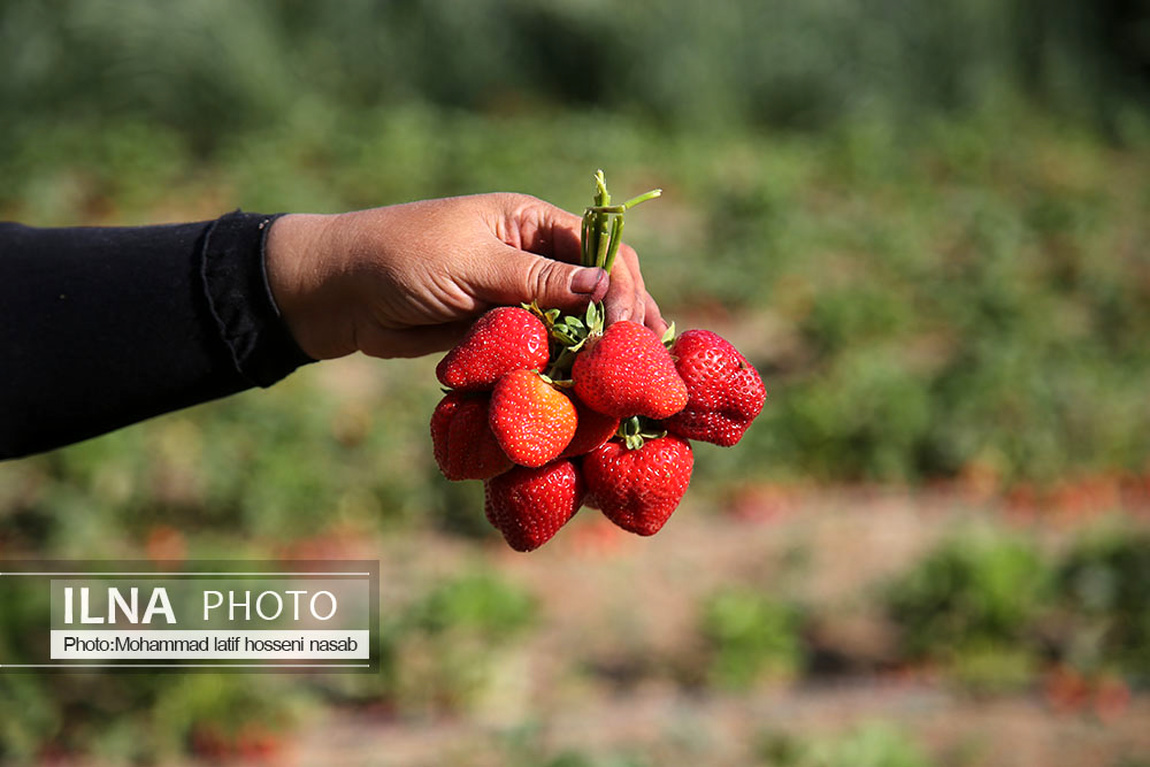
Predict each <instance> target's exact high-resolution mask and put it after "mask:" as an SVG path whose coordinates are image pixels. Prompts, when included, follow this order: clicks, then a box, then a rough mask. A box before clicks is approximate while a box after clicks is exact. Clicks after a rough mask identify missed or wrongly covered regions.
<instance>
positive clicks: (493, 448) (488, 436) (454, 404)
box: [431, 392, 512, 480]
mask: <svg viewBox="0 0 1150 767" xmlns="http://www.w3.org/2000/svg"><path fill="white" fill-rule="evenodd" d="M489 400H490V397H489V396H488V395H486V394H483V393H475V394H472V393H466V392H448V394H447V395H446V396H444V398H443V399H441V400H440V401H439V404H438V405H437V406H436V408H435V412H434V413H432V414H431V443H432V445H433V446H434V449H435V462H436V463H437V464H439V470H440V471H442V472H443V476H445V477H447V478H448V479H450V480H461V479H488V478H489V477H494V476H495V475H496V474H500V473H502V472H505V471H507V470H508V469H510V468H511V465H512V464H511V459H510V458H508V457H507V455H506V454H505V453H504V452H503V449H502V448H500V447H499V443H498V442H497V441H496V440H495V435H494V434H492V433H491V426H490V424H489V422H488V415H487V410H488V402H489Z"/></svg>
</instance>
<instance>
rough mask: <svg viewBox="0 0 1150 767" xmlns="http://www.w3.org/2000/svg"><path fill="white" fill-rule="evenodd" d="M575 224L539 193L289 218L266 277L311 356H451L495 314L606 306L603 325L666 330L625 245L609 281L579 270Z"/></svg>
mask: <svg viewBox="0 0 1150 767" xmlns="http://www.w3.org/2000/svg"><path fill="white" fill-rule="evenodd" d="M579 229H580V218H579V217H578V216H576V215H574V214H572V213H568V212H566V211H563V210H560V209H559V208H556V207H555V206H553V205H550V204H548V203H546V202H543V201H542V200H538V199H536V198H534V197H529V196H526V195H517V194H484V195H476V196H472V197H454V198H448V199H441V200H428V201H425V202H414V203H408V204H405V205H394V206H390V207H385V208H374V209H371V210H364V211H358V212H355V213H344V214H340V215H331V216H322V215H288V216H283V217H281V218H279V219H277V220H276V222H275V223H274V224H273V225H272V229H271V231H270V232H269V234H268V241H267V251H266V258H267V270H268V280H269V283H270V285H271V289H272V294H273V296H274V297H275V300H276V303H277V305H278V306H279V308H280V311H281V312H282V313H283V316H284V319H285V320H286V322H287V324H288V327H289V328H290V329H291V332H292V335H293V336H294V337H295V339H296V342H297V343H298V344H299V345H300V348H301V349H303V351H304V352H305V353H307V354H308V355H310V356H311V357H313V358H315V359H331V358H334V357H342V356H343V355H345V354H350V353H352V352H354V351H357V350H358V351H362V352H364V353H365V354H369V355H371V356H374V357H417V356H420V355H423V354H429V353H432V352H436V351H443V350H445V349H448V348H450V347H451V346H452V345H454V344H455V343H456V341H458V339H459V338H460V337H461V336H462V335H463V333H464V332H465V331H466V329H467V327H468V326H469V325H470V324H471V321H472V320H473V319H474V318H475V317H476V316H477V315H479V314H482V313H483V312H484V311H486V310H487V309H488V308H490V307H492V306H497V305H518V304H520V303H530V302H531V301H533V300H534V301H537V302H538V303H539V305H540V306H541V307H543V308H544V309H552V308H559V309H563V310H565V311H569V312H575V311H580V310H582V309H584V308H585V307H586V306H587V304H588V302H589V301H592V300H594V301H599V300H602V301H603V302H604V306H605V308H606V310H607V322H608V324H609V323H611V322H615V321H617V320H622V319H631V320H634V321H636V322H640V323H643V324H645V325H647V326H648V327H649V328H651V329H652V330H654V331H655V332H656V333H659V334H662V333H663V331H664V330H666V324H665V323H664V322H663V319H662V316H661V315H660V313H659V307H658V305H657V304H656V303H655V301H654V299H652V298H651V296H650V295H648V294H647V291H646V289H645V288H644V286H643V277H642V275H641V274H640V272H639V259H638V256H637V255H636V254H635V251H634V250H633V249H632V248H630V247H628V246H627V245H623V246H621V247H620V249H619V255H618V257H617V259H616V261H615V266H614V267H613V269H612V270H611V275H610V276H609V277H608V275H607V274H606V273H605V272H604V271H603V270H602V269H596V268H587V267H581V266H578V265H577V264H578V262H579Z"/></svg>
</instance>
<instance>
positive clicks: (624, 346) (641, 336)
mask: <svg viewBox="0 0 1150 767" xmlns="http://www.w3.org/2000/svg"><path fill="white" fill-rule="evenodd" d="M571 378H572V380H573V381H574V382H575V393H576V394H578V395H579V397H580V399H582V400H583V401H584V402H586V403H587V404H588V405H589V406H590V407H592V408H593V409H595V410H597V411H599V412H600V413H605V414H606V415H611V416H615V417H616V418H627V417H630V416H633V415H644V416H647V417H648V418H667V417H668V416H671V415H674V414H675V413H677V412H679V411H680V410H682V409H683V406H684V405H686V404H687V385H686V384H685V383H683V379H682V378H680V377H679V374H678V373H677V372H676V371H675V362H674V360H672V359H671V355H670V353H669V352H668V351H667V349H666V347H665V346H663V342H662V341H661V340H659V336H657V335H655V333H654V331H652V330H650V329H649V328H647V327H645V326H643V325H640V324H639V323H637V322H632V321H630V320H622V321H620V322H616V323H614V324H613V325H611V326H610V327H608V328H607V330H606V331H604V333H603V335H602V336H600V337H598V338H594V337H592V338H590V339H588V341H587V345H586V346H585V347H584V348H583V350H582V351H580V352H579V354H578V356H576V357H575V364H574V365H573V366H572V368H571Z"/></svg>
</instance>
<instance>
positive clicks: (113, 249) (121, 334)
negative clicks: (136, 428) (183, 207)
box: [0, 211, 311, 459]
mask: <svg viewBox="0 0 1150 767" xmlns="http://www.w3.org/2000/svg"><path fill="white" fill-rule="evenodd" d="M274 218H275V217H274V216H264V215H256V214H247V213H241V212H238V211H237V212H236V213H230V214H228V215H225V216H222V217H221V218H219V219H216V220H215V221H204V222H199V223H192V224H175V225H168V226H148V227H123V228H116V227H82V228H65V229H36V228H31V227H27V226H21V225H19V224H11V223H2V222H0V459H4V458H13V457H17V456H23V455H28V454H31V453H36V452H41V451H44V450H49V449H52V448H55V447H59V446H62V445H66V444H69V443H72V442H77V441H80V440H83V439H87V438H89V437H92V436H95V435H97V434H102V433H104V432H107V431H111V430H114V429H117V428H119V427H121V426H126V425H128V424H130V423H135V422H137V421H141V420H144V419H146V418H150V417H152V416H155V415H159V414H161V413H166V412H169V411H172V410H177V409H180V408H184V407H188V406H190V405H194V404H197V403H200V402H205V401H207V400H211V399H215V398H218V397H222V396H225V395H228V394H234V393H236V392H239V391H242V390H244V389H248V388H251V387H253V386H270V385H271V384H273V383H275V382H276V381H278V380H280V379H281V378H283V377H284V376H286V375H287V374H288V373H290V372H291V371H293V370H295V369H296V368H297V367H298V366H300V365H302V364H304V363H307V362H310V361H311V359H310V358H309V357H308V356H307V355H305V354H304V353H303V352H302V351H300V349H299V347H298V346H297V345H296V343H295V341H294V340H293V339H292V337H291V335H290V333H289V332H288V330H287V327H286V325H285V324H284V323H283V321H282V319H281V318H280V316H279V313H278V311H277V309H276V306H275V302H274V301H273V299H272V295H271V291H270V289H269V288H268V283H267V274H266V271H265V268H264V258H263V247H264V242H265V237H266V234H267V231H268V229H269V228H270V224H271V222H272V221H273V220H274Z"/></svg>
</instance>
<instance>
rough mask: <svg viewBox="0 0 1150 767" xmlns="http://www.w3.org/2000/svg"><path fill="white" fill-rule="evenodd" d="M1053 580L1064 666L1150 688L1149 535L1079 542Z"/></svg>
mask: <svg viewBox="0 0 1150 767" xmlns="http://www.w3.org/2000/svg"><path fill="white" fill-rule="evenodd" d="M1055 578H1056V583H1057V586H1058V603H1057V608H1058V609H1059V611H1060V612H1059V617H1058V620H1057V621H1055V623H1056V625H1057V626H1058V634H1057V636H1058V637H1059V638H1060V650H1061V652H1062V654H1063V655H1064V657H1066V659H1067V660H1068V662H1069V663H1071V664H1072V665H1073V666H1075V667H1077V668H1081V669H1083V670H1086V671H1092V672H1099V671H1106V670H1110V668H1117V669H1118V670H1120V671H1123V672H1125V673H1127V674H1130V675H1132V676H1134V677H1136V678H1138V679H1140V680H1142V681H1143V682H1150V534H1148V533H1147V532H1146V531H1131V530H1126V529H1122V528H1118V529H1107V530H1103V531H1101V532H1099V533H1097V534H1095V535H1092V536H1089V537H1087V538H1084V539H1083V540H1082V541H1080V542H1079V543H1078V544H1077V545H1076V546H1075V547H1074V548H1073V549H1072V550H1071V551H1070V552H1069V553H1068V554H1067V556H1066V557H1065V559H1064V560H1063V561H1062V563H1061V564H1060V566H1059V568H1058V570H1057V572H1056V574H1055Z"/></svg>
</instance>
